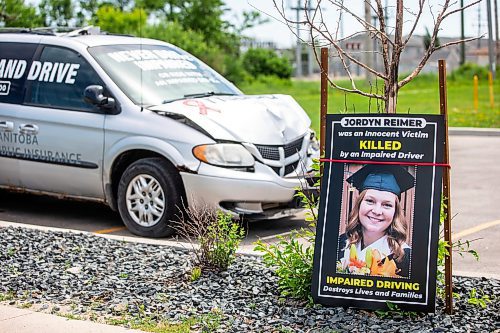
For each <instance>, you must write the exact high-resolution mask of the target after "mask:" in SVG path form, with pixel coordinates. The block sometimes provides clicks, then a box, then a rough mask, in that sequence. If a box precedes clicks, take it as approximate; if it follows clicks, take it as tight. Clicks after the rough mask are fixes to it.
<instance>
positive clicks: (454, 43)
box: [398, 34, 485, 88]
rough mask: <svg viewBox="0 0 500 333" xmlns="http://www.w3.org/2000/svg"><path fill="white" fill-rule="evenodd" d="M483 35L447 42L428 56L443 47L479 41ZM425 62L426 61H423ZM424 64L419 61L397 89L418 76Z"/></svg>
mask: <svg viewBox="0 0 500 333" xmlns="http://www.w3.org/2000/svg"><path fill="white" fill-rule="evenodd" d="M484 36H485V35H484V34H483V35H481V36H478V37H471V38H466V39H461V40H456V41H452V42H448V43H445V44H443V45H440V46H437V47H435V48H434V49H433V51H432V52H431V53H430V54H429V56H430V55H431V54H432V53H434V52H435V51H437V50H440V49H443V48H445V47H448V46H451V45H457V44H461V43H467V42H472V41H474V40H478V39H481V38H483V37H484ZM425 62H427V60H426V61H425ZM425 62H423V61H421V62H420V64H419V65H418V66H417V67H416V68H415V70H414V71H413V72H412V73H410V74H409V75H408V76H407V77H405V78H404V79H403V80H401V81H400V82H399V83H398V87H399V88H401V87H403V86H405V85H406V84H407V83H409V82H410V81H411V80H413V79H414V78H415V77H416V76H417V75H418V74H420V72H421V71H422V69H423V68H424V66H425Z"/></svg>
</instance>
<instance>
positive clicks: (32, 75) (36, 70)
mask: <svg viewBox="0 0 500 333" xmlns="http://www.w3.org/2000/svg"><path fill="white" fill-rule="evenodd" d="M41 69H42V63H41V62H40V61H33V63H32V64H31V68H30V71H29V73H28V78H27V79H28V80H31V81H33V80H36V79H37V78H38V75H39V74H40V70H41Z"/></svg>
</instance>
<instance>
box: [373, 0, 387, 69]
mask: <svg viewBox="0 0 500 333" xmlns="http://www.w3.org/2000/svg"><path fill="white" fill-rule="evenodd" d="M376 1H377V15H378V19H379V22H380V31H381V32H382V33H383V35H382V36H386V35H385V32H386V22H385V15H384V8H383V7H382V1H381V0H376ZM380 42H381V44H382V58H383V59H384V70H385V74H386V75H387V74H388V73H389V43H390V40H389V39H387V38H385V37H382V38H381V39H380Z"/></svg>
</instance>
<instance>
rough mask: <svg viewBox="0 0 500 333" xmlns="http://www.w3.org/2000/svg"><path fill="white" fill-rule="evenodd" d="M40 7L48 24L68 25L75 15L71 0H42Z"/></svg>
mask: <svg viewBox="0 0 500 333" xmlns="http://www.w3.org/2000/svg"><path fill="white" fill-rule="evenodd" d="M39 9H40V13H42V15H41V16H42V19H43V21H44V22H45V25H46V26H53V25H56V26H58V27H67V26H69V22H70V20H71V19H72V18H73V17H74V7H73V4H72V2H71V0H42V1H41V2H40V5H39Z"/></svg>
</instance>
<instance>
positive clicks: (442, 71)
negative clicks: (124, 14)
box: [438, 60, 453, 314]
mask: <svg viewBox="0 0 500 333" xmlns="http://www.w3.org/2000/svg"><path fill="white" fill-rule="evenodd" d="M438 63H439V101H440V105H439V106H440V107H439V109H440V112H441V115H443V116H444V122H445V126H444V128H445V136H444V137H445V140H444V161H443V163H444V164H449V163H450V154H449V145H448V102H447V94H446V91H447V88H446V61H445V60H439V62H438ZM443 204H444V214H445V218H444V240H445V241H446V242H447V243H448V245H449V247H448V255H447V256H446V257H445V262H444V269H445V271H444V273H445V298H446V300H445V301H446V313H447V314H453V281H452V242H451V191H450V169H449V168H444V169H443Z"/></svg>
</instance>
